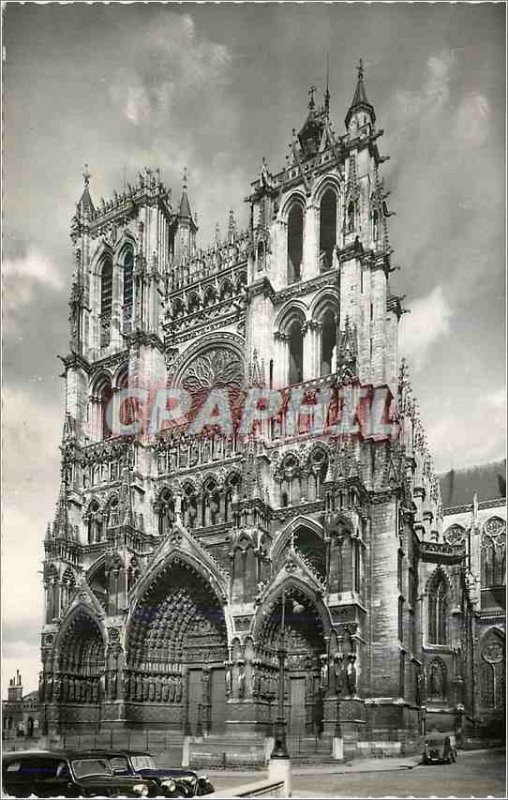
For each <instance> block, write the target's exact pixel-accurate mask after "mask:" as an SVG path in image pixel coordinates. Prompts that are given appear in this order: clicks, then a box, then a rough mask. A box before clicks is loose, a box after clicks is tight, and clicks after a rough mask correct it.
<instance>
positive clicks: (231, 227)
mask: <svg viewBox="0 0 508 800" xmlns="http://www.w3.org/2000/svg"><path fill="white" fill-rule="evenodd" d="M235 237H236V220H235V212H234V211H233V210H232V209H231V211H230V212H229V218H228V242H229V243H230V244H232V243H233V242H234V241H235Z"/></svg>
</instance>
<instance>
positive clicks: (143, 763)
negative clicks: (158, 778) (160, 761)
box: [131, 756, 157, 770]
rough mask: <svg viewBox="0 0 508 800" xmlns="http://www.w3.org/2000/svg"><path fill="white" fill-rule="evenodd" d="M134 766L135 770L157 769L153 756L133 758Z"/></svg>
mask: <svg viewBox="0 0 508 800" xmlns="http://www.w3.org/2000/svg"><path fill="white" fill-rule="evenodd" d="M131 761H132V766H133V767H134V769H136V770H138V769H157V766H156V764H155V761H154V760H153V758H152V756H132V758H131Z"/></svg>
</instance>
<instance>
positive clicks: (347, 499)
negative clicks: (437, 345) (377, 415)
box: [40, 65, 504, 760]
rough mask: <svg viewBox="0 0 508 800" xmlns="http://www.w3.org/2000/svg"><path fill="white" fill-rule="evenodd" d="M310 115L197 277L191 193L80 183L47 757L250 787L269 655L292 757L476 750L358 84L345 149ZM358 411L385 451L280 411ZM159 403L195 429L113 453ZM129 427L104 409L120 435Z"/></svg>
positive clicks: (51, 592)
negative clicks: (180, 760)
mask: <svg viewBox="0 0 508 800" xmlns="http://www.w3.org/2000/svg"><path fill="white" fill-rule="evenodd" d="M329 99H330V98H329V93H328V90H326V92H325V95H324V100H323V104H322V105H321V106H320V105H319V104H318V103H317V101H316V100H315V98H314V90H311V93H310V101H309V104H308V111H307V116H306V119H305V121H304V123H303V126H302V127H301V129H300V131H299V132H298V133H297V132H296V131H295V132H294V133H293V140H292V144H291V146H290V149H289V153H288V155H287V157H286V162H285V164H284V165H283V167H282V168H281V169H279V170H277V171H275V172H272V171H271V170H270V168H269V166H268V164H267V162H266V161H264V160H263V164H262V167H261V170H260V174H259V176H258V178H257V179H256V180H255V181H254V182H253V183H252V185H251V191H250V194H249V196H248V198H247V202H248V203H249V206H250V224H249V227H248V229H247V230H245V231H242V230H238V229H237V225H236V222H235V218H234V216H233V214H230V217H229V223H228V227H227V236H226V237H225V238H221V236H220V233H219V231H217V235H216V240H215V241H214V242H213V243H212V244H211V245H210V247H208V249H206V250H203V249H200V248H199V247H198V244H197V240H196V237H197V232H198V225H197V218H196V215H195V213H194V212H193V203H192V202H191V200H192V198H189V193H188V188H187V185H186V183H187V182H186V181H184V186H183V191H182V194H181V198H180V201H179V203H176V204H174V203H173V201H172V198H171V193H170V191H169V189H167V188H166V187H165V186H164V185H163V183H162V182H161V180H160V174H159V172H158V171H157V170H155V171H153V170H149V169H145V171H144V172H143V173H142V174H140V175H139V180H138V182H137V183H136V185H134V186H130V185H128V186H127V189H126V190H125V192H123V193H121V194H118V193H117V192H115V193H114V196H113V198H112V199H111V200H110V201H108V202H104V201H102V204H101V205H95V204H94V202H93V200H92V196H91V193H90V186H89V184H90V176H89V175H88V174H85V188H84V191H83V194H82V196H81V199H80V200H79V203H78V204H77V207H76V214H75V216H74V218H73V222H72V229H71V239H72V244H73V251H74V257H75V271H74V276H73V284H72V293H71V299H70V328H71V339H70V348H69V353H68V355H66V356H65V357H63V358H62V361H63V365H64V378H65V387H66V408H65V422H64V428H63V437H62V444H61V452H62V468H61V490H60V494H59V498H58V503H57V511H56V516H55V520H54V522H53V523H52V524H51V525H50V526H48V530H47V534H46V538H45V561H44V587H45V621H44V626H43V631H42V663H43V671H42V673H41V686H40V696H41V703H42V709H43V711H42V715H41V716H42V720H43V723H42V724H43V725H45V727H46V730H47V731H48V732H49V733H51V732H54V733H60V734H61V733H62V732H67V733H71V732H76V733H82V734H83V733H86V732H90V731H132V730H140V729H143V730H163V729H164V730H169V731H172V732H174V734H175V736H177V735H178V736H181V737H182V738H183V737H184V736H190V737H191V738H192V737H195V736H196V735H198V736H203V737H204V740H205V741H208V742H209V749H210V752H212V751H213V743H214V742H215V741H235V742H237V743H239V742H241V741H248V742H249V747H250V752H253V749H254V750H255V748H256V747H257V748H258V749H257V750H256V753H258V756H259V759H260V760H262V754H263V752H264V746H265V745H264V742H265V741H266V738H267V737H270V736H271V731H272V725H273V723H274V721H275V717H276V711H277V692H278V690H279V660H278V655H279V653H280V649H281V646H282V645H283V646H284V647H285V651H286V664H285V666H286V669H285V678H284V699H285V700H284V702H285V714H286V722H287V733H288V742H289V748H290V751H291V747H292V742H293V741H295V740H297V739H298V738H300V739H302V738H305V737H309V738H311V737H312V738H314V740H316V741H318V742H319V743H320V747H322V748H324V750H323V752H324V751H325V750H326V749H327V748H328V749H329V751H330V752H331V739H332V737H334V736H337V735H340V736H341V737H342V738H343V741H344V748H345V753H346V754H350V755H354V754H357V753H362V752H371V753H374V752H381V751H382V748H383V746H384V745H386V743H389V744H390V746H391V747H392V748H399V750H398V751H399V752H408V751H409V749H410V748H411V747H415V746H417V745H418V743H419V741H420V737H421V735H422V733H423V732H424V730H425V726H426V725H427V726H429V723H430V722H433V723H435V724H436V725H437V727H441V728H442V729H443V730H444V729H446V730H454V731H455V732H456V735H457V736H458V737H463V736H466V735H467V734H468V732H469V731H470V730H472V729H473V728H474V725H475V720H476V718H477V715H478V707H479V706H478V703H479V702H480V701H479V698H478V688H477V686H476V684H475V681H474V674H475V672H476V667H475V641H476V638H477V616H478V604H479V593H480V577H479V575H480V567H479V563H478V564H477V561H478V558H479V556H478V558H476V556H475V555H474V554H473V556H472V552H471V546H470V538H467V537H462V538H460V537H459V539H457V538H455V539H454V538H453V537H451V536H446V535H445V534H446V531H445V524H444V518H443V510H442V506H441V499H440V488H439V482H438V479H437V476H436V475H435V473H434V470H433V466H432V461H431V456H430V454H429V451H428V447H427V444H426V439H425V434H424V432H423V428H422V423H421V421H420V416H419V412H418V407H417V404H416V401H415V399H414V397H413V395H412V391H411V387H410V383H409V377H408V370H407V366H406V365H405V363H403V362H402V363H401V362H400V361H399V358H398V353H397V336H398V323H399V320H400V317H401V315H402V314H403V313H404V311H405V309H404V308H403V307H402V298H401V297H398V296H396V295H395V294H393V293H392V291H391V289H390V274H391V272H392V271H393V269H394V267H393V266H392V259H391V257H392V252H393V249H392V247H391V244H390V240H389V228H388V221H389V217H390V214H391V212H390V210H389V207H388V195H389V193H388V192H387V191H386V190H385V187H384V184H383V178H382V175H381V169H382V164H383V161H385V160H386V156H383V155H382V154H380V152H379V139H380V137H381V136H382V134H383V131H382V130H381V129H379V128H378V127H377V126H376V114H375V110H374V107H373V105H372V104H371V103H370V102H369V100H368V98H367V94H366V90H365V86H364V76H363V70H362V67H361V65H360V68H359V72H358V79H357V85H356V88H355V91H354V95H353V99H352V103H351V105H350V107H349V109H348V111H347V114H346V117H345V132H344V133H343V134H342V135H338V134H337V133H336V132H335V131H334V129H333V127H332V123H331V120H330V114H329ZM247 387H257V389H258V390H259V393H260V396H261V395H262V394H263V392H270V391H272V390H275V389H276V390H280V392H281V396H282V397H283V403H282V406H281V408H279V409H278V410H277V413H274V415H273V416H272V418H270V419H268V418H267V419H266V420H265V421H262V422H261V423H260V424H259V425H257V426H256V425H254V426H253V428H252V430H249V431H248V432H247V433H245V431H244V432H243V433H242V432H241V431H239V428H238V425H236V424H235V425H233V426H232V428H231V430H230V431H228V432H217V431H214V429H213V425H211V426H208V428H206V429H203V431H201V432H198V433H196V432H195V428H193V426H192V425H191V423H190V420H192V419H194V420H195V419H196V415H197V414H199V409H200V408H201V407H202V406H203V404H204V403H206V398H207V396H208V395H209V393H210V391H211V390H212V389H221V390H222V392H223V396H227V397H228V398H233V399H232V403H233V405H234V403H239V402H240V400H239V398H241V397H242V396H244V395H242V392H244V393H245V391H246V388H247ZM375 387H378V388H379V387H383V388H384V394H383V396H384V397H385V399H386V409H385V410H386V417H387V419H389V422H390V424H389V425H385V426H384V427H383V430H385V429H387V430H389V431H390V432H391V433H390V435H386V434H385V435H378V434H377V433H376V432H375V431H374V432H373V431H372V430H368V429H365V428H364V426H362V425H360V424H356V425H355V424H351V425H350V426H349V427H345V426H343V427H342V428H340V426H339V428H337V426H335V427H332V428H330V429H325V428H321V429H319V428H317V429H316V428H309V425H308V424H307V421H306V417H305V415H304V414H300V415H298V414H297V415H296V418H295V414H293V415H292V416H291V414H290V408H289V405H288V403H287V402H286V401H287V395H288V391H289V390H292V391H293V393H294V392H296V394H297V395H298V396H299V397H300V398H303V400H304V401H305V403H306V404H307V405H306V406H305V409H306V410H307V414H309V413H311V412H310V411H309V406H310V405H312V402H313V399H312V398H314V399H315V398H316V397H317V396H324V394H326V396H327V397H331V398H332V401H331V406H330V407H329V408H328V409H327V412H325V416H326V413H328V414H330V413H332V412H331V411H330V408H332V406H333V404H334V402H335V403H336V408H337V409H338V408H339V406H340V402H341V401H340V398H342V401H343V400H344V397H346V396H348V397H350V396H358V397H360V396H361V397H364V396H365V395H366V394H369V392H370V393H372V391H373V388H375ZM161 388H163V389H164V388H165V389H175V388H176V389H182V390H185V392H186V393H187V394H188V396H189V397H190V398H191V406H192V407H191V408H190V411H189V417H188V418H187V419H186V420H185V419H184V420H183V421H182V422H181V423H179V424H178V425H169V426H167V427H165V428H161V429H160V430H157V431H156V432H155V433H154V434H153V435H152V436H149V437H148V436H141V435H138V434H136V433H121V434H118V432H117V431H116V430H115V428H114V425H113V424H112V421H111V414H110V413H108V409H111V407H112V406H114V404H115V399H116V398H118V397H121V396H125V394H126V393H127V394H128V393H129V391H131V390H137V391H138V393H139V392H140V391H144V392H145V394H146V391H148V390H149V393H150V394H152V393H153V392H152V390H159V389H161ZM345 390H348V391H345ZM224 393H225V395H224ZM298 393H299V394H298ZM134 395H136V391H134ZM136 396H138V397H141V396H142V395H141V394H138V395H136ZM140 408H141V401H139V400H136V399H134V400H132V399H131V400H130V401H129V402H128V403H127V408H123V412H122V413H123V419H124V421H125V420H127V422H126V423H125V427H126V428H129V425H128V423H133V421H135V420H136V419H137V414H138V413H140ZM316 409H317V405H315V406H314V413H315V414H317V410H316ZM332 411H333V409H332ZM345 414H346V410H345V409H344V407H343V406H342V411H341V419H342V420H344V416H345ZM233 416H235V415H234V414H233ZM235 419H236V418H235ZM355 420H356V416H355V411H354V410H353V412H352V419H351V420H350V421H351V422H352V423H354V422H355ZM129 430H130V429H129ZM394 432H395V433H394ZM503 535H504V534H503ZM475 552H476V551H475ZM497 552H498V551H496V553H497ZM499 553H501V550H499ZM502 553H503V558H504V550H503V551H502ZM497 568H499V569H501V567H496V569H497ZM282 626H284V628H282ZM282 630H283V634H282ZM496 635H497V634H496ZM499 642H501V644H500V645H499V646H502V648H504V639H501V634H499ZM496 643H498V640H497V639H496ZM493 680H494V679H493ZM499 680H501V677H499ZM201 749H203V745H201ZM222 750H224V747H223V748H222ZM221 752H222V751H221Z"/></svg>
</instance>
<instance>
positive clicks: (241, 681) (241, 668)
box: [237, 661, 245, 699]
mask: <svg viewBox="0 0 508 800" xmlns="http://www.w3.org/2000/svg"><path fill="white" fill-rule="evenodd" d="M237 688H238V697H239V698H240V699H242V698H243V697H245V663H244V662H243V661H239V662H238V678H237Z"/></svg>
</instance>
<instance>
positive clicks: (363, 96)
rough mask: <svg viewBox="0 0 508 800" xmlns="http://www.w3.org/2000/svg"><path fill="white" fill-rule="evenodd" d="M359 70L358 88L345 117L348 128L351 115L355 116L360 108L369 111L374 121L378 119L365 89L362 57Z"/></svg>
mask: <svg viewBox="0 0 508 800" xmlns="http://www.w3.org/2000/svg"><path fill="white" fill-rule="evenodd" d="M357 70H358V78H357V81H356V89H355V93H354V95H353V100H352V101H351V105H350V107H349V110H348V112H347V114H346V119H345V123H346V128H348V127H349V123H350V121H351V117H352V116H353V114H354V112H355V111H360V110H364V111H368V113H369V114H370V117H371V120H372V122H375V121H376V114H375V112H374V106H372V105H371V104H370V103H369V101H368V100H367V93H366V91H365V85H364V83H363V76H364V70H363V59H360V62H359V64H358V67H357Z"/></svg>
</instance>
